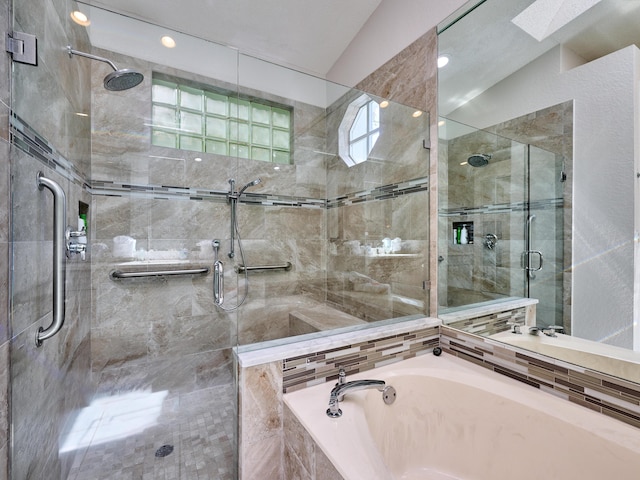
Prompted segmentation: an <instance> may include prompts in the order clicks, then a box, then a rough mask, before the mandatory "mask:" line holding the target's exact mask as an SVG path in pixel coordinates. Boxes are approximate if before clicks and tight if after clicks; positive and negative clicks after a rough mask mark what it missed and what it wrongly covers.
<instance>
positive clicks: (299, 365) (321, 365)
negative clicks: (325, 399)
mask: <svg viewBox="0 0 640 480" xmlns="http://www.w3.org/2000/svg"><path fill="white" fill-rule="evenodd" d="M439 336H440V333H439V327H438V326H435V327H428V328H425V329H421V330H416V331H413V332H407V333H401V334H398V335H393V336H389V337H383V338H377V339H374V340H369V341H366V342H362V343H355V344H352V345H347V346H344V347H340V348H335V349H331V350H323V351H319V352H314V353H312V354H309V355H302V356H298V357H292V358H286V359H284V361H283V362H282V371H283V392H284V393H287V392H293V391H295V390H299V389H302V388H306V387H310V386H313V385H317V384H319V383H324V382H329V381H334V380H336V379H337V378H338V371H339V370H340V369H341V368H344V369H345V371H346V373H347V378H348V376H349V375H350V374H355V373H358V372H363V371H366V370H371V369H373V368H377V367H382V366H383V365H387V364H389V363H393V362H397V361H400V360H406V359H408V358H411V357H414V356H416V355H417V354H419V353H424V352H428V351H430V350H432V349H433V348H434V347H436V346H438V343H439Z"/></svg>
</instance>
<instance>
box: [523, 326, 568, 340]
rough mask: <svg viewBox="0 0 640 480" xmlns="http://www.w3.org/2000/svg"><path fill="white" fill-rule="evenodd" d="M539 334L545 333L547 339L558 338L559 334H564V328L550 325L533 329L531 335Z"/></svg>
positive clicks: (530, 329)
mask: <svg viewBox="0 0 640 480" xmlns="http://www.w3.org/2000/svg"><path fill="white" fill-rule="evenodd" d="M538 332H542V333H544V334H545V335H546V336H547V337H557V335H556V332H557V333H564V328H563V327H561V326H559V325H549V326H547V327H531V328H529V333H530V334H531V335H537V334H538Z"/></svg>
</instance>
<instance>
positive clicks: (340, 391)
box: [327, 380, 396, 418]
mask: <svg viewBox="0 0 640 480" xmlns="http://www.w3.org/2000/svg"><path fill="white" fill-rule="evenodd" d="M371 388H375V389H377V390H378V391H380V392H382V398H383V400H384V402H385V403H386V404H391V403H393V401H394V400H395V398H396V391H395V389H394V388H393V387H392V386H390V385H387V384H386V383H385V382H384V381H383V380H354V381H352V382H346V383H336V386H335V387H333V390H331V395H330V396H329V408H327V415H328V416H329V417H332V418H337V417H339V416H341V415H342V410H341V409H340V407H339V402H341V401H342V400H343V399H344V396H345V395H346V394H347V393H348V392H355V391H357V390H368V389H371Z"/></svg>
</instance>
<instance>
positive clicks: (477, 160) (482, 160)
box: [467, 153, 491, 167]
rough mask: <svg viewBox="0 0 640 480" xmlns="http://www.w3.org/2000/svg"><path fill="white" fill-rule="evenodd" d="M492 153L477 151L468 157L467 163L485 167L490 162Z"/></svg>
mask: <svg viewBox="0 0 640 480" xmlns="http://www.w3.org/2000/svg"><path fill="white" fill-rule="evenodd" d="M489 160H491V155H490V154H487V153H476V154H474V155H471V156H470V157H469V158H467V163H468V164H469V165H471V166H472V167H484V166H485V165H488V164H489Z"/></svg>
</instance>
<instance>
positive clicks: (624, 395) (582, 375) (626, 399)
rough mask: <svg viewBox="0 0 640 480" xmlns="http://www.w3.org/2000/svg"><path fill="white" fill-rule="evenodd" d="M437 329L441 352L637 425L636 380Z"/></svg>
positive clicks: (639, 417) (639, 416)
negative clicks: (439, 331) (439, 333)
mask: <svg viewBox="0 0 640 480" xmlns="http://www.w3.org/2000/svg"><path fill="white" fill-rule="evenodd" d="M441 329H442V330H441V331H442V335H441V337H440V347H441V348H442V349H443V350H444V351H445V352H448V353H451V354H453V355H456V356H458V357H460V358H463V359H465V360H468V361H471V362H473V363H476V364H478V365H481V366H483V367H485V368H488V369H490V370H493V371H495V372H497V373H500V374H502V375H506V376H508V377H510V378H513V379H514V380H518V381H519V382H523V383H526V384H528V385H531V386H532V387H535V388H538V389H540V390H543V391H546V392H548V393H551V394H553V395H556V396H558V397H561V398H564V399H566V400H568V401H570V402H573V403H577V404H579V405H582V406H583V407H586V408H589V409H591V410H595V411H597V412H600V413H602V414H603V415H607V416H609V417H613V418H617V419H618V420H621V421H623V422H625V423H627V424H629V425H633V426H635V427H640V389H639V388H638V384H635V383H632V382H628V381H626V380H623V379H620V378H617V377H613V376H610V375H605V374H602V373H599V372H596V371H593V370H589V369H586V368H582V367H579V366H577V365H573V364H570V363H566V362H563V361H560V360H555V359H552V358H550V357H546V356H544V355H539V354H536V353H533V352H529V351H525V350H522V349H518V348H515V347H509V346H507V345H504V344H499V343H498V342H495V341H492V340H487V339H484V338H481V337H476V336H474V335H469V334H467V333H464V332H460V331H458V330H454V329H452V328H449V327H444V326H443V327H441Z"/></svg>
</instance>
